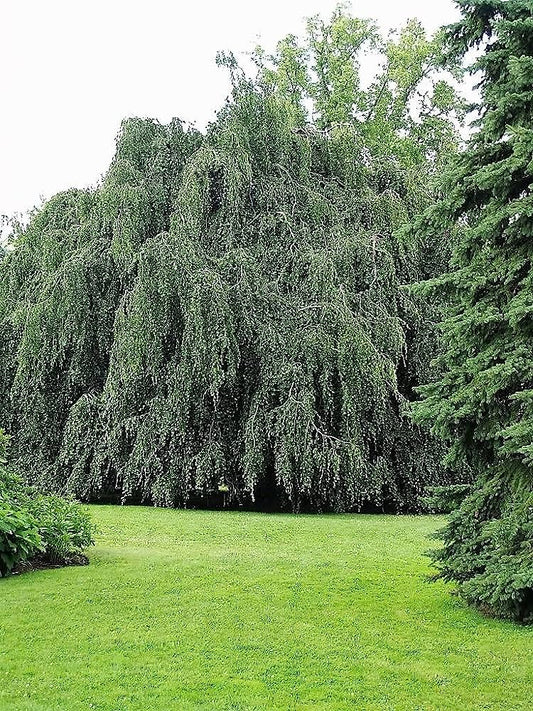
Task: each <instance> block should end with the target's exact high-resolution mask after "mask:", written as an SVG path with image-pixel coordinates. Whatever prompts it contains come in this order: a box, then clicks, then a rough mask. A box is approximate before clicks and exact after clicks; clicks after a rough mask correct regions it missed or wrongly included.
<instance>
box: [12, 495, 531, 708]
mask: <svg viewBox="0 0 533 711" xmlns="http://www.w3.org/2000/svg"><path fill="white" fill-rule="evenodd" d="M90 508H91V511H92V514H93V517H94V520H95V522H96V523H97V525H98V527H99V530H100V532H99V534H98V537H97V538H98V540H97V545H96V547H95V548H94V549H92V550H91V552H90V557H91V564H90V565H89V566H87V567H82V568H66V569H61V570H49V571H43V572H36V573H27V574H25V575H21V576H16V577H12V578H8V579H6V580H0V709H1V710H2V711H3V710H4V709H6V710H9V711H23V710H24V711H26V710H28V711H29V710H30V709H31V711H37V710H39V711H54V710H56V709H61V711H77V710H78V709H79V710H81V709H98V710H100V711H112V710H113V711H122V710H125V709H139V711H141V710H142V711H152V710H161V711H163V710H164V711H168V710H169V709H180V710H181V709H183V710H185V711H186V710H187V709H228V710H229V709H234V710H237V709H242V710H243V711H244V710H249V709H250V710H251V709H265V710H267V709H268V710H269V711H270V710H273V709H281V710H283V711H288V710H289V709H350V710H354V709H355V710H359V709H361V710H363V709H375V710H376V711H387V710H389V709H390V710H392V709H394V710H395V711H396V710H397V711H400V710H405V711H415V710H416V709H424V710H429V709H434V710H435V711H447V710H448V709H450V710H451V709H453V710H454V711H455V710H458V711H471V710H472V711H473V710H475V709H494V710H498V711H512V710H514V709H528V710H529V709H530V708H531V702H532V689H533V629H531V628H520V627H518V626H514V625H512V624H510V623H506V622H497V621H494V620H489V619H486V618H484V617H483V616H481V615H480V614H478V613H476V612H475V611H473V610H471V609H468V608H466V607H465V606H464V604H463V603H462V602H461V601H460V600H459V599H457V598H455V597H452V596H451V595H450V594H449V592H450V591H449V589H448V588H447V587H446V586H445V585H444V584H442V583H438V584H431V583H428V582H427V580H426V576H427V574H428V573H429V572H430V568H429V565H428V561H427V559H426V558H425V557H424V556H423V552H424V550H425V549H427V548H428V546H431V545H432V542H429V541H428V539H427V537H428V535H429V534H430V533H431V532H432V531H434V530H435V529H436V528H437V527H438V526H439V525H440V524H441V519H439V518H437V517H430V516H424V517H394V516H288V515H264V514H263V515H262V514H249V513H229V512H207V511H173V510H165V509H151V508H139V507H127V508H118V507H114V506H113V507H111V506H109V507H104V506H91V507H90Z"/></svg>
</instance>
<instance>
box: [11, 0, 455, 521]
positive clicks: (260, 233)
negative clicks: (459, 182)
mask: <svg viewBox="0 0 533 711" xmlns="http://www.w3.org/2000/svg"><path fill="white" fill-rule="evenodd" d="M440 47H441V43H440V41H439V40H438V39H434V40H428V39H427V38H426V37H425V34H424V33H423V31H422V30H421V28H420V26H419V25H418V24H416V23H410V24H409V25H408V26H407V27H406V28H405V29H404V30H403V31H402V32H401V33H400V35H399V36H398V37H396V38H390V39H389V40H387V41H383V40H382V39H381V38H380V37H379V35H378V34H377V31H376V29H375V28H374V27H373V25H372V24H371V23H370V22H368V21H363V20H358V19H355V18H352V17H350V16H349V15H348V14H347V13H346V11H345V10H343V9H342V8H339V9H338V10H337V11H336V12H335V13H334V14H333V16H332V18H331V19H330V21H329V22H327V23H326V22H323V21H321V20H320V19H319V18H313V19H312V20H310V21H309V23H308V28H307V35H306V38H305V40H304V41H302V42H301V44H299V42H298V40H296V38H294V37H288V38H285V39H284V40H282V41H281V42H280V43H279V45H278V47H277V49H276V52H275V54H273V55H271V56H269V55H267V54H266V53H265V52H264V51H263V50H261V49H260V48H258V49H257V50H256V51H255V52H254V54H253V60H254V62H255V65H256V73H255V74H254V75H253V76H252V77H249V76H247V75H245V73H244V72H243V71H242V70H241V69H240V67H239V66H238V64H237V62H236V60H235V58H234V57H233V55H231V54H222V55H220V57H219V63H220V64H222V65H224V66H225V67H226V69H228V70H229V73H230V76H231V80H232V87H233V90H232V94H231V97H230V98H229V100H228V101H227V103H226V105H225V106H224V107H223V108H222V109H221V111H220V112H219V114H218V117H217V119H216V121H215V122H214V123H213V124H212V125H210V126H209V127H208V129H207V131H206V132H205V135H201V134H200V133H198V132H197V131H195V130H193V129H185V128H184V127H183V125H182V124H181V123H180V122H179V121H176V120H175V121H173V122H172V123H171V124H170V125H168V126H162V125H160V124H159V123H158V122H156V121H150V120H140V119H132V120H128V121H125V122H124V123H123V126H122V129H121V133H120V135H119V138H118V142H117V151H116V155H115V157H114V159H113V162H112V164H111V167H110V169H109V172H108V174H107V176H106V177H105V179H104V181H103V183H102V185H101V186H99V187H98V188H97V189H95V190H93V191H77V190H71V191H68V192H66V193H62V194H60V195H57V196H56V197H55V198H53V199H52V200H50V201H49V202H48V203H47V204H45V205H44V206H43V208H42V209H41V210H40V211H39V212H38V213H37V214H36V215H35V216H34V218H33V219H32V221H31V222H30V224H29V226H28V227H27V229H26V230H25V232H24V233H23V234H22V235H21V236H20V237H19V239H18V240H17V244H16V249H14V250H13V251H12V252H11V253H10V254H9V255H8V256H7V257H6V258H5V259H4V260H3V262H2V264H1V266H0V343H1V344H2V345H1V347H0V362H1V368H2V373H3V378H2V381H1V384H0V388H1V390H0V410H1V412H0V417H1V419H2V421H3V422H5V423H6V424H7V425H8V427H9V429H10V430H11V431H12V432H13V434H14V449H15V453H16V456H17V459H18V462H19V465H20V466H21V467H22V468H23V469H24V470H25V471H27V472H28V476H29V477H30V479H31V480H32V481H33V482H34V483H37V484H39V485H40V486H42V487H43V488H51V489H59V490H62V491H71V492H74V493H76V494H77V495H78V496H80V497H82V498H84V499H98V498H102V497H111V498H113V499H119V500H121V501H123V502H125V501H131V500H147V501H151V502H153V503H155V504H157V505H165V506H176V505H185V504H187V502H191V501H192V502H197V501H201V500H202V499H203V500H205V497H206V496H207V495H208V494H209V492H210V491H213V490H215V491H216V490H217V489H220V490H221V491H224V492H227V498H228V500H229V501H231V502H233V503H234V504H237V503H241V504H250V503H251V502H253V501H255V502H256V505H257V506H259V507H266V506H269V507H276V508H282V509H287V508H288V509H292V510H296V511H298V510H316V511H321V510H336V511H344V510H353V509H360V508H362V507H364V506H373V507H380V508H381V507H388V508H389V509H390V510H416V509H417V508H418V506H419V503H418V496H419V494H420V493H421V492H422V491H423V489H424V488H425V486H426V485H428V484H436V483H443V482H448V481H450V477H451V476H452V475H451V474H450V473H449V472H448V470H446V469H445V468H443V467H442V466H441V465H440V463H439V460H440V457H441V454H442V452H441V449H442V445H441V444H439V443H438V441H437V440H435V439H433V438H432V437H431V436H430V435H427V434H425V433H424V432H423V431H422V430H420V429H419V428H418V426H416V425H413V424H412V423H411V421H410V419H409V418H408V417H407V416H406V409H407V404H408V402H409V401H410V400H411V399H412V398H413V397H414V395H413V393H414V388H415V387H416V386H417V385H418V384H419V382H420V381H421V379H424V378H425V377H426V376H427V374H428V372H429V360H430V358H431V356H432V353H433V349H434V341H435V339H434V337H433V335H432V332H431V328H430V321H431V309H430V308H429V307H427V306H426V305H425V304H424V303H423V302H421V301H418V300H416V299H415V297H411V296H408V295H406V294H405V293H404V292H403V291H402V290H401V289H400V288H399V287H400V284H401V283H402V282H405V281H413V280H416V279H421V278H427V277H429V276H433V275H434V274H435V273H436V270H439V269H441V268H442V265H443V260H445V258H446V254H447V250H448V246H447V245H443V244H435V245H433V244H428V245H425V251H424V253H422V252H421V249H420V245H419V244H418V243H416V244H415V243H413V244H411V243H410V242H409V241H401V240H400V239H399V238H398V237H397V236H396V233H397V231H398V230H399V229H400V228H401V227H402V226H403V225H404V224H405V223H406V222H407V221H408V220H410V219H411V218H412V217H413V215H414V214H416V213H418V212H419V211H420V210H421V209H423V208H424V207H425V206H426V205H427V204H428V202H429V201H431V199H432V196H433V191H432V185H433V184H434V182H435V176H436V174H437V173H438V172H439V170H440V167H441V163H442V161H443V160H444V159H445V158H446V157H447V156H448V155H449V154H450V152H452V151H453V150H454V146H455V145H456V136H455V129H454V122H453V115H454V112H456V111H457V110H458V108H459V103H458V101H457V99H456V97H455V95H454V93H453V90H452V89H451V86H450V84H449V83H447V82H446V81H444V80H443V79H442V78H440V74H439V70H438V66H439V61H440V55H441V49H440ZM369 48H370V49H372V48H373V49H374V50H379V51H381V52H382V59H383V65H382V68H381V70H380V72H379V73H378V75H377V76H376V77H375V79H374V81H373V83H371V85H370V87H367V88H365V89H363V88H362V86H361V80H360V76H359V65H360V62H361V61H362V59H363V58H364V55H365V52H366V51H367V49H369ZM413 56H416V62H415V63H414V65H413V62H412V58H413ZM413 106H414V107H415V108H413Z"/></svg>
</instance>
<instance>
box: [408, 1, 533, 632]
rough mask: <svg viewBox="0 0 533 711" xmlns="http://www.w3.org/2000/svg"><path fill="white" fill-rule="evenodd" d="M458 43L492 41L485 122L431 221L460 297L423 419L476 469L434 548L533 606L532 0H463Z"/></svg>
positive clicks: (492, 603) (486, 590) (486, 55)
mask: <svg viewBox="0 0 533 711" xmlns="http://www.w3.org/2000/svg"><path fill="white" fill-rule="evenodd" d="M458 4H459V6H460V7H461V10H462V13H463V19H462V21H461V22H460V23H459V24H457V25H456V26H454V27H453V28H451V34H450V40H451V43H450V47H451V50H452V52H453V53H455V54H457V53H458V54H459V55H464V54H465V53H466V52H467V51H469V50H471V49H473V48H479V47H481V48H482V50H483V52H482V54H481V56H480V57H479V59H478V60H477V61H476V63H475V65H474V69H476V70H480V71H481V72H482V79H481V83H480V88H481V96H482V104H481V107H480V118H479V121H478V126H479V130H478V131H477V132H476V133H475V135H474V136H473V137H472V139H471V140H470V142H469V146H468V150H467V151H466V152H465V153H464V154H462V155H461V157H460V159H459V160H458V161H457V163H456V165H455V167H454V169H453V171H451V172H450V174H449V175H448V177H447V181H446V184H445V186H444V190H443V194H444V197H443V199H442V200H441V202H440V203H439V204H438V205H437V206H436V208H435V209H434V210H432V211H431V212H430V213H428V214H426V215H425V217H424V219H423V220H422V221H421V223H420V224H419V229H420V231H421V232H422V233H425V234H426V235H428V234H429V235H437V234H439V233H440V234H442V233H445V231H446V230H447V229H448V228H449V226H450V224H458V225H459V226H460V228H461V232H462V237H461V239H460V242H459V244H458V246H457V248H456V249H455V252H454V255H453V260H452V270H451V271H450V272H449V273H447V274H445V275H444V276H443V277H441V278H439V279H436V280H434V281H432V282H429V283H426V284H425V285H423V286H422V289H423V290H426V291H432V290H436V291H437V293H440V294H441V295H442V296H443V297H444V298H445V300H446V301H447V302H448V304H449V312H448V316H447V318H446V320H445V321H444V322H443V324H442V331H443V345H444V348H445V349H444V353H443V355H442V356H441V357H440V359H439V363H440V366H441V368H442V369H443V375H442V377H441V378H440V379H439V380H438V381H436V382H433V383H431V384H429V385H427V386H425V387H424V388H422V389H421V392H422V393H423V396H424V399H423V401H422V402H421V403H420V404H419V405H417V406H416V407H415V414H416V418H417V419H418V421H419V422H422V423H427V424H429V425H431V427H432V429H433V431H434V432H435V433H437V434H439V435H441V436H442V437H444V438H445V439H448V440H451V441H452V442H453V443H454V444H453V446H452V448H451V450H450V452H449V460H450V461H451V462H453V463H455V464H458V463H459V464H460V463H464V462H467V463H468V464H469V465H470V466H471V467H472V468H473V470H474V472H475V474H476V479H475V484H474V486H473V489H472V491H471V493H470V495H469V496H468V497H467V498H466V499H465V500H464V501H463V503H462V504H461V505H460V507H459V508H458V509H457V510H456V511H455V512H454V513H453V514H452V516H451V519H450V522H449V524H448V526H447V528H446V529H445V530H444V532H443V539H444V548H443V549H441V550H440V551H438V552H436V554H435V558H436V560H437V561H438V563H439V564H440V566H441V569H442V576H443V577H444V578H447V579H449V580H454V581H456V582H457V583H458V584H459V588H460V591H461V593H462V594H463V595H464V596H465V598H466V599H467V600H469V601H471V602H473V603H475V604H478V605H480V606H482V607H484V608H486V609H490V610H492V611H494V612H495V613H497V614H500V615H504V616H510V617H513V618H516V619H520V620H529V621H531V620H532V618H533V261H532V260H533V194H532V190H531V187H532V181H533V128H532V127H533V17H532V4H531V2H530V1H529V0H528V1H525V0H507V1H505V2H504V1H502V0H459V3H458Z"/></svg>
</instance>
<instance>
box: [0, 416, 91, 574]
mask: <svg viewBox="0 0 533 711" xmlns="http://www.w3.org/2000/svg"><path fill="white" fill-rule="evenodd" d="M8 444H9V438H8V436H7V435H6V434H5V433H4V431H3V430H0V577H4V576H6V575H8V574H9V573H10V572H11V571H12V570H13V568H14V567H15V566H17V565H19V564H21V563H26V562H28V561H30V560H31V559H32V558H33V557H34V556H36V555H37V554H39V555H40V557H41V558H42V559H43V561H44V562H46V563H51V564H61V563H65V562H67V561H68V560H69V558H71V557H72V556H74V555H79V554H81V553H82V551H83V550H84V549H85V548H87V547H88V546H89V545H91V544H92V543H93V540H92V527H91V522H90V519H89V514H88V513H87V512H86V511H84V510H83V509H82V508H81V507H80V505H79V504H78V503H77V502H76V501H75V500H74V499H65V498H62V497H60V496H56V495H42V494H38V493H37V492H36V491H35V490H34V489H33V488H32V487H29V486H27V485H25V484H24V482H23V480H22V479H21V477H20V476H18V475H17V474H16V473H15V472H13V471H12V470H11V469H9V468H8V467H7V466H6V464H7V448H8Z"/></svg>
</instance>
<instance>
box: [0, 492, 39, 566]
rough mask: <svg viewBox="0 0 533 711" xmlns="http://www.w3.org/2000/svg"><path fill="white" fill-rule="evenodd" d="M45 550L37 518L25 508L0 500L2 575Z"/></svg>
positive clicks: (0, 563) (0, 561)
mask: <svg viewBox="0 0 533 711" xmlns="http://www.w3.org/2000/svg"><path fill="white" fill-rule="evenodd" d="M42 550H44V547H43V543H42V539H41V537H40V535H39V531H38V530H37V522H36V520H35V518H34V517H33V516H32V515H31V514H30V513H29V512H28V511H25V510H24V509H18V510H17V509H16V508H13V507H12V506H11V505H10V504H9V503H6V502H3V501H0V576H1V577H4V576H6V575H9V573H10V572H11V571H12V570H13V568H14V567H15V565H17V564H18V563H24V562H26V561H27V560H29V559H30V558H31V557H32V556H33V555H35V553H37V552H38V551H42Z"/></svg>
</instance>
